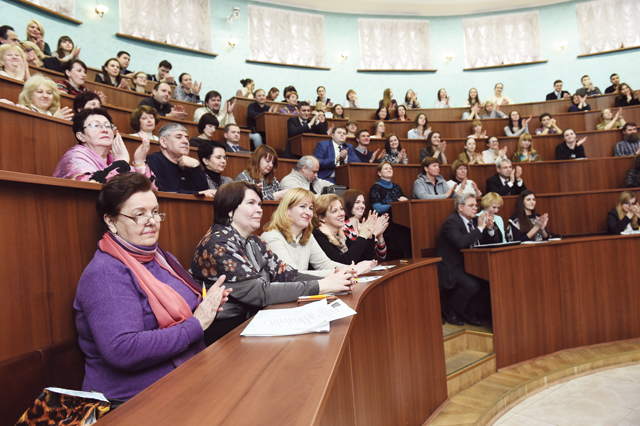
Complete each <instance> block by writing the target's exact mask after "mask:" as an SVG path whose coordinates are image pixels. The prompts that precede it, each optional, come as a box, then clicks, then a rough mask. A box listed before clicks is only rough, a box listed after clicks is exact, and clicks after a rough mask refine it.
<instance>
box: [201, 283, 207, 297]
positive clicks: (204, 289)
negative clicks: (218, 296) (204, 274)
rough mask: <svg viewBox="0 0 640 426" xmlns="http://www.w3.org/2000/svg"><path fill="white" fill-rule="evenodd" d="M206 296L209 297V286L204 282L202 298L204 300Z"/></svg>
mask: <svg viewBox="0 0 640 426" xmlns="http://www.w3.org/2000/svg"><path fill="white" fill-rule="evenodd" d="M205 297H207V287H206V286H205V285H204V283H202V299H203V300H204V298H205Z"/></svg>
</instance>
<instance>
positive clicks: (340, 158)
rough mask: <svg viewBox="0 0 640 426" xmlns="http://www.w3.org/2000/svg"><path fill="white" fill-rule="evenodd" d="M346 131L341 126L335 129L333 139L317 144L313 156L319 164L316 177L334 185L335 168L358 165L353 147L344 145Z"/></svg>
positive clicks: (348, 144)
mask: <svg viewBox="0 0 640 426" xmlns="http://www.w3.org/2000/svg"><path fill="white" fill-rule="evenodd" d="M346 140H347V129H346V128H345V127H343V126H339V127H336V129H335V130H334V131H333V139H329V140H326V141H320V142H318V145H316V149H315V150H314V151H313V156H314V157H316V158H317V159H318V162H319V163H320V172H319V173H318V177H319V178H320V179H326V180H328V181H329V182H331V183H334V184H335V183H336V167H337V166H340V165H342V164H347V163H359V162H360V160H359V159H358V156H357V155H356V153H355V151H354V149H353V145H351V144H350V143H346V142H345V141H346Z"/></svg>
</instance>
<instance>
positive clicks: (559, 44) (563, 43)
mask: <svg viewBox="0 0 640 426" xmlns="http://www.w3.org/2000/svg"><path fill="white" fill-rule="evenodd" d="M558 47H559V48H560V50H564V48H565V47H567V41H566V40H562V41H561V42H560V43H558Z"/></svg>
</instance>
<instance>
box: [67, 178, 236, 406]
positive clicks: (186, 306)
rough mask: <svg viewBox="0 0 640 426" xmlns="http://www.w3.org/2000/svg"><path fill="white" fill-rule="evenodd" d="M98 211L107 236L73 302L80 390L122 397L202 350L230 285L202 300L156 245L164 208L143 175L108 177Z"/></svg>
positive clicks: (178, 267) (216, 288)
mask: <svg viewBox="0 0 640 426" xmlns="http://www.w3.org/2000/svg"><path fill="white" fill-rule="evenodd" d="M96 209H97V211H98V215H99V216H100V220H101V222H102V229H103V231H104V232H105V233H104V234H103V236H102V239H101V240H100V242H99V243H98V250H97V251H96V253H95V255H94V257H93V260H92V261H91V262H90V263H89V264H88V265H87V267H86V268H85V270H84V272H83V274H82V277H81V278H80V281H79V282H78V287H77V290H76V296H75V300H74V302H73V308H74V310H75V324H76V327H77V329H78V334H79V336H80V337H79V344H80V348H81V350H82V352H83V353H84V355H85V376H84V380H83V383H82V390H84V391H87V392H88V391H90V390H92V389H100V392H102V393H103V394H104V395H105V396H106V397H108V398H118V399H124V400H127V399H129V398H131V397H133V396H135V395H136V394H138V393H139V392H141V391H142V390H144V389H145V388H147V387H148V386H150V385H151V384H153V383H154V382H156V381H157V380H159V379H160V378H162V377H163V376H165V375H167V374H168V373H170V372H171V371H173V370H175V368H176V367H178V366H180V365H181V364H182V363H184V362H185V361H187V360H188V359H190V358H191V357H193V356H194V355H196V354H197V353H198V352H200V351H202V350H203V349H204V348H205V344H204V341H203V336H204V331H205V330H207V329H208V328H209V326H210V325H211V323H212V322H213V321H214V319H215V317H216V314H217V313H218V312H219V310H221V308H220V307H221V306H222V305H223V304H224V302H225V301H226V300H227V297H228V295H229V292H230V291H231V289H228V290H226V289H225V287H224V286H221V284H222V282H223V281H224V278H220V279H219V280H217V281H216V282H215V284H213V286H212V288H211V289H210V290H209V292H208V294H207V297H206V298H205V299H204V300H203V299H202V298H201V292H202V287H200V286H199V284H198V283H197V282H195V281H194V280H193V278H191V276H190V275H189V273H188V272H187V271H186V270H184V268H183V267H182V266H181V265H180V264H179V263H178V261H177V260H176V259H175V257H173V256H172V255H171V254H170V253H167V252H166V251H164V250H163V249H162V248H161V247H158V236H159V233H160V223H161V222H162V221H163V220H164V219H165V213H159V210H160V207H159V205H158V199H157V198H156V195H155V194H154V191H153V186H152V184H151V182H150V181H149V179H147V178H146V177H144V176H142V175H140V174H137V173H125V174H122V175H119V176H116V177H114V178H113V179H112V180H111V181H110V182H109V183H107V184H106V185H105V186H104V188H103V189H102V191H101V192H100V195H99V196H98V201H97V203H96Z"/></svg>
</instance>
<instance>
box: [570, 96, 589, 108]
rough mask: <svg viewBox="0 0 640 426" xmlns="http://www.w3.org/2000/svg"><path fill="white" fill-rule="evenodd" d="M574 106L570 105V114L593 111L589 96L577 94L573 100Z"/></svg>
mask: <svg viewBox="0 0 640 426" xmlns="http://www.w3.org/2000/svg"><path fill="white" fill-rule="evenodd" d="M571 102H572V105H569V112H583V111H591V105H589V104H588V103H587V95H583V96H580V94H579V93H576V94H574V95H573V97H572V98H571Z"/></svg>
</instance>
